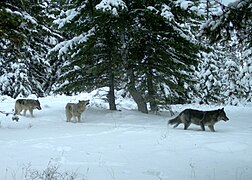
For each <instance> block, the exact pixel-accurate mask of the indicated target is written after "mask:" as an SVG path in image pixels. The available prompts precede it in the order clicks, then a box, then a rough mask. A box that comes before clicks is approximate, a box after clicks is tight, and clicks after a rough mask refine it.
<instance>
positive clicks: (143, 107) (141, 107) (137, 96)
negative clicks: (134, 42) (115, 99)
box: [121, 32, 148, 114]
mask: <svg viewBox="0 0 252 180" xmlns="http://www.w3.org/2000/svg"><path fill="white" fill-rule="evenodd" d="M121 43H122V47H121V55H122V61H123V65H124V67H125V69H126V74H127V78H128V79H129V82H128V91H129V93H130V95H131V96H132V97H133V99H134V101H135V102H136V104H137V108H138V111H140V112H142V113H146V114H147V113H148V109H147V104H146V101H145V99H144V98H143V96H142V94H141V93H140V92H139V91H137V89H136V86H135V76H134V71H133V68H132V65H131V63H130V62H129V59H128V44H127V35H126V33H125V32H124V33H122V34H121Z"/></svg>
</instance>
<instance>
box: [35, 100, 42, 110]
mask: <svg viewBox="0 0 252 180" xmlns="http://www.w3.org/2000/svg"><path fill="white" fill-rule="evenodd" d="M34 109H38V110H41V109H42V108H41V106H40V102H39V100H36V101H34Z"/></svg>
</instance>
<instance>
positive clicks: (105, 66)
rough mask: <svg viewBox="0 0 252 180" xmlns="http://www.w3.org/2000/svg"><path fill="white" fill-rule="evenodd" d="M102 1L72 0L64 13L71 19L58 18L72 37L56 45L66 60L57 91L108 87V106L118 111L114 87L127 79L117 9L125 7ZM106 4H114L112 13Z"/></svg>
mask: <svg viewBox="0 0 252 180" xmlns="http://www.w3.org/2000/svg"><path fill="white" fill-rule="evenodd" d="M103 3H104V2H103V1H101V2H99V3H98V2H96V1H83V2H80V1H78V0H77V1H71V3H70V4H69V6H68V8H69V9H67V10H65V12H66V13H68V14H64V13H62V14H61V15H63V17H64V16H65V17H66V18H71V20H69V21H64V20H65V19H63V18H62V16H61V19H59V20H58V21H57V22H58V24H59V26H62V27H60V28H61V29H62V31H64V32H65V33H66V32H71V34H70V35H68V37H69V40H67V41H65V42H62V43H61V44H62V46H58V48H57V47H56V48H55V50H56V51H58V52H59V56H60V57H61V58H64V59H65V64H64V66H63V74H62V76H61V77H60V78H59V81H58V83H59V84H62V85H60V87H59V88H58V90H57V92H64V93H70V94H72V93H76V92H82V91H88V90H93V89H96V88H100V87H109V91H108V96H107V97H108V102H109V106H110V109H111V110H116V104H115V95H114V90H115V88H120V86H121V84H122V82H123V80H122V79H123V78H124V71H123V68H122V62H121V57H120V49H119V48H120V44H119V43H120V33H119V29H118V26H117V25H118V24H120V23H121V22H119V18H118V15H117V13H116V9H121V8H123V6H121V4H119V5H118V6H117V4H114V6H113V5H111V4H103ZM105 6H109V7H110V6H113V8H114V9H113V12H112V11H111V12H107V11H104V10H103V8H104V7H105ZM69 13H70V14H71V15H69ZM55 22H56V21H55ZM62 51H64V52H65V53H62ZM67 58H69V59H67Z"/></svg>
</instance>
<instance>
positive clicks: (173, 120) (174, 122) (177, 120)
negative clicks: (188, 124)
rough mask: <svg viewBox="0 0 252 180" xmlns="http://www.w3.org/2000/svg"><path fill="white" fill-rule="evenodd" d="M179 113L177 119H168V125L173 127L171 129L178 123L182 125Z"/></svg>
mask: <svg viewBox="0 0 252 180" xmlns="http://www.w3.org/2000/svg"><path fill="white" fill-rule="evenodd" d="M180 116H181V113H180V114H179V115H178V116H177V117H175V118H173V119H170V120H169V121H168V125H169V124H170V125H174V124H175V125H174V126H173V128H176V127H177V126H178V125H179V124H180V123H182V121H181V117H180Z"/></svg>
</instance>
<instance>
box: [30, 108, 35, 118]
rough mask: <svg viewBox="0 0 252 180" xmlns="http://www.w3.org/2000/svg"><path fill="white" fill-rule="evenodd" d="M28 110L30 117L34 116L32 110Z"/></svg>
mask: <svg viewBox="0 0 252 180" xmlns="http://www.w3.org/2000/svg"><path fill="white" fill-rule="evenodd" d="M29 112H30V114H31V117H34V116H33V110H32V109H29Z"/></svg>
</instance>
